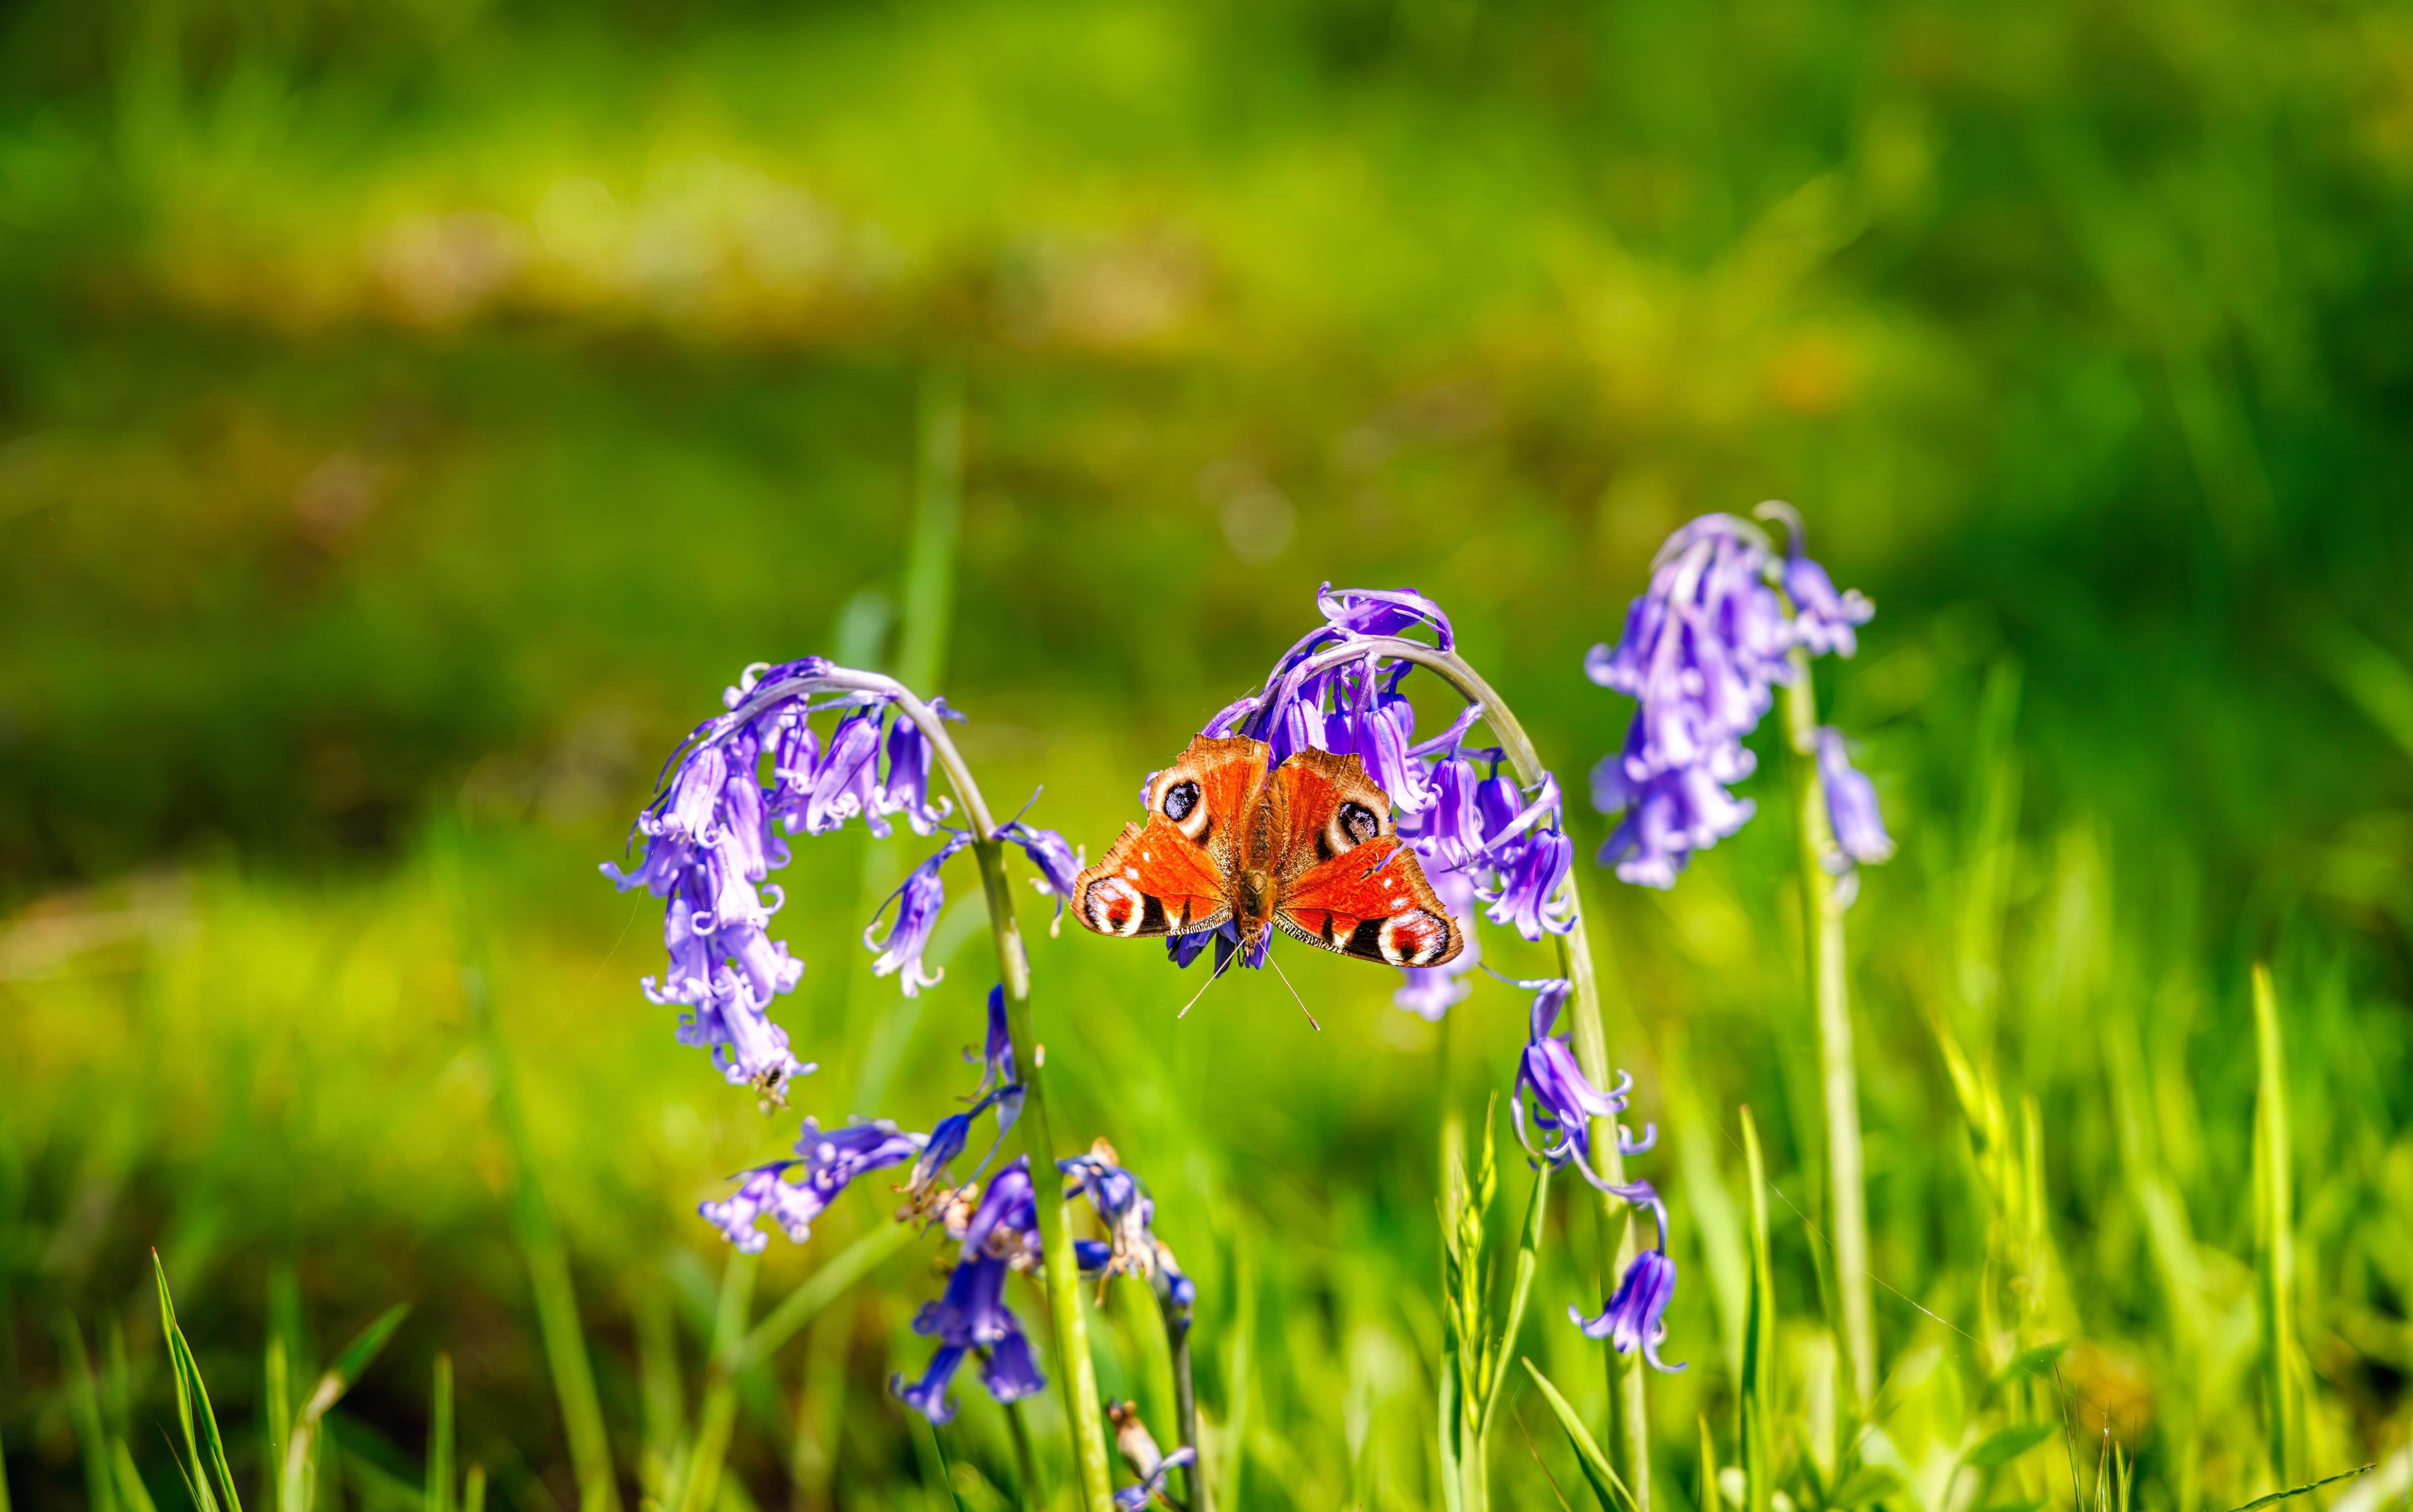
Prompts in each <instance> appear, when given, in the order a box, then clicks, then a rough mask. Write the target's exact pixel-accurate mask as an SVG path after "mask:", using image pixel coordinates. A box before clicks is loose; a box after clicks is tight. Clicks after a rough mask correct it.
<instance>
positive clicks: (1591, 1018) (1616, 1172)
mask: <svg viewBox="0 0 2413 1512" xmlns="http://www.w3.org/2000/svg"><path fill="white" fill-rule="evenodd" d="M1373 656H1380V657H1397V658H1399V659H1400V660H1404V661H1413V662H1414V663H1415V664H1416V665H1418V666H1420V667H1424V668H1427V669H1429V670H1430V671H1432V672H1434V673H1437V674H1440V676H1441V678H1442V680H1443V681H1444V682H1446V683H1448V684H1449V685H1450V687H1452V688H1454V689H1457V690H1458V696H1459V697H1460V698H1463V699H1465V700H1466V701H1467V702H1468V703H1470V704H1476V705H1477V706H1479V707H1480V708H1481V709H1482V710H1483V719H1484V722H1485V723H1487V724H1488V725H1490V726H1491V733H1492V734H1495V735H1497V736H1498V737H1499V739H1500V747H1501V749H1502V750H1503V751H1504V752H1505V753H1506V755H1507V758H1508V764H1509V766H1510V768H1511V769H1512V770H1514V771H1515V772H1516V774H1517V781H1519V782H1521V783H1523V784H1524V785H1525V786H1527V787H1529V788H1531V787H1534V786H1536V785H1538V784H1539V783H1540V782H1541V781H1542V780H1543V779H1544V778H1547V777H1548V776H1549V775H1550V774H1549V770H1548V768H1547V767H1545V766H1544V765H1543V764H1542V757H1541V753H1540V752H1539V751H1538V750H1536V749H1534V746H1533V741H1532V736H1530V735H1528V734H1526V733H1525V727H1524V726H1523V725H1522V724H1519V723H1518V722H1517V716H1516V715H1515V714H1513V713H1511V712H1510V711H1509V708H1508V705H1507V704H1505V703H1504V702H1503V701H1502V700H1501V697H1500V695H1499V694H1498V693H1496V692H1494V691H1493V690H1492V688H1491V685H1490V684H1489V683H1488V682H1486V681H1484V679H1483V676H1482V674H1480V673H1478V672H1476V671H1475V670H1474V669H1473V667H1471V666H1469V665H1468V664H1467V663H1466V661H1465V660H1464V659H1462V658H1460V657H1459V656H1458V654H1457V653H1456V652H1454V651H1443V650H1441V649H1439V648H1438V647H1435V646H1430V645H1423V644H1421V643H1419V642H1416V641H1403V640H1399V639H1396V638H1393V637H1390V636H1374V637H1369V638H1366V639H1363V640H1355V641H1351V642H1349V643H1348V644H1347V645H1341V646H1338V647H1335V648H1334V649H1332V650H1330V651H1325V652H1322V653H1319V654H1318V655H1316V656H1313V657H1310V658H1309V659H1308V660H1306V661H1305V662H1303V663H1301V664H1300V665H1299V666H1298V667H1296V668H1295V669H1293V670H1292V672H1291V673H1290V674H1289V676H1290V677H1292V678H1294V679H1299V680H1304V679H1306V678H1308V677H1311V676H1314V675H1316V674H1320V673H1323V672H1326V671H1329V670H1331V669H1332V668H1334V667H1338V666H1341V665H1343V664H1345V663H1348V662H1351V661H1359V660H1365V659H1367V658H1368V657H1373ZM1568 887H1569V900H1570V901H1571V902H1573V903H1574V904H1575V905H1576V907H1575V909H1574V911H1573V915H1572V917H1571V918H1570V920H1569V924H1568V928H1567V931H1566V932H1565V933H1564V934H1562V935H1560V936H1559V937H1558V950H1559V969H1560V971H1562V972H1564V973H1565V975H1566V978H1567V981H1568V982H1569V984H1571V986H1572V987H1573V990H1572V991H1571V992H1570V993H1569V994H1568V1001H1567V1019H1568V1027H1569V1028H1570V1029H1571V1030H1573V1031H1574V1039H1575V1050H1576V1062H1577V1064H1578V1065H1579V1066H1581V1067H1582V1068H1583V1074H1584V1075H1586V1076H1589V1077H1591V1082H1592V1085H1593V1086H1595V1087H1606V1086H1607V1085H1608V1084H1609V1062H1608V1034H1607V1031H1606V1030H1605V1029H1604V1028H1603V1027H1602V1022H1601V1015H1600V979H1599V976H1598V973H1597V972H1596V971H1594V969H1593V965H1592V956H1591V938H1590V936H1589V935H1588V934H1587V933H1586V931H1585V928H1584V912H1585V911H1584V909H1583V906H1582V900H1581V897H1580V896H1579V893H1580V889H1578V888H1577V887H1576V885H1575V883H1574V882H1573V880H1572V879H1570V881H1569V882H1568ZM1591 1149H1592V1156H1593V1159H1594V1161H1595V1162H1596V1163H1597V1168H1598V1170H1599V1172H1600V1174H1601V1176H1602V1177H1603V1178H1606V1180H1607V1181H1608V1182H1609V1183H1610V1184H1612V1185H1622V1184H1624V1181H1625V1162H1624V1158H1623V1155H1622V1153H1621V1146H1620V1144H1619V1141H1618V1133H1617V1122H1616V1120H1615V1119H1599V1120H1597V1121H1596V1122H1595V1123H1594V1125H1593V1127H1592V1131H1591ZM1632 1219H1633V1210H1632V1209H1631V1208H1629V1207H1628V1206H1627V1205H1626V1204H1625V1203H1624V1201H1623V1200H1621V1198H1618V1197H1614V1196H1611V1195H1609V1194H1608V1193H1605V1192H1604V1193H1600V1232H1601V1253H1602V1254H1603V1255H1604V1257H1606V1265H1605V1266H1604V1267H1603V1269H1604V1270H1605V1271H1606V1280H1607V1281H1608V1282H1609V1284H1611V1285H1614V1283H1615V1279H1616V1278H1617V1277H1618V1276H1619V1275H1621V1274H1622V1273H1623V1272H1624V1269H1625V1267H1626V1266H1627V1265H1628V1264H1629V1263H1631V1262H1632V1260H1633V1258H1634V1256H1635V1254H1636V1252H1637V1250H1638V1249H1639V1241H1638V1237H1637V1236H1636V1233H1635V1229H1634V1224H1633V1222H1632ZM1608 1371H1609V1400H1610V1401H1611V1403H1612V1406H1611V1408H1610V1413H1609V1457H1610V1460H1612V1462H1613V1463H1614V1464H1615V1467H1616V1469H1617V1472H1618V1474H1619V1475H1621V1476H1622V1477H1623V1478H1624V1481H1625V1484H1626V1486H1627V1487H1628V1488H1629V1489H1630V1490H1632V1492H1633V1495H1634V1505H1635V1512H1651V1455H1650V1444H1651V1405H1650V1397H1649V1393H1648V1391H1647V1389H1646V1387H1645V1385H1644V1381H1643V1372H1642V1370H1641V1365H1640V1362H1639V1361H1638V1360H1629V1359H1627V1358H1626V1356H1621V1355H1620V1354H1618V1353H1617V1352H1616V1351H1615V1350H1610V1351H1609V1352H1608Z"/></svg>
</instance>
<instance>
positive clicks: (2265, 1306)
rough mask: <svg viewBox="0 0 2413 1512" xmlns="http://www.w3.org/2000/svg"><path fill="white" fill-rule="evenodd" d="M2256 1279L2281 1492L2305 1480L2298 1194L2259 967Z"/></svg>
mask: <svg viewBox="0 0 2413 1512" xmlns="http://www.w3.org/2000/svg"><path fill="white" fill-rule="evenodd" d="M2254 1048H2255V1059H2256V1061H2257V1073H2258V1080H2257V1083H2256V1087H2255V1094H2254V1239H2255V1244H2254V1279H2255V1293H2256V1302H2257V1304H2258V1305H2257V1306H2256V1309H2255V1312H2256V1322H2257V1324H2258V1332H2259V1334H2260V1344H2261V1355H2262V1394H2263V1414H2264V1419H2265V1431H2266V1432H2267V1433H2268V1435H2269V1443H2270V1451H2271V1474H2272V1475H2273V1476H2274V1477H2275V1478H2276V1479H2277V1480H2278V1481H2279V1483H2280V1484H2281V1485H2283V1486H2285V1485H2291V1484H2295V1483H2298V1482H2301V1481H2302V1479H2303V1458H2304V1408H2303V1399H2302V1394H2301V1392H2300V1391H2299V1389H2298V1386H2299V1382H2298V1376H2297V1370H2296V1349H2297V1344H2296V1240H2295V1193H2294V1192H2293V1190H2292V1187H2291V1172H2292V1167H2293V1161H2294V1149H2293V1141H2292V1139H2291V1138H2290V1135H2289V1131H2288V1126H2287V1060H2286V1055H2285V1047H2284V1046H2283V1045H2282V1044H2281V1041H2280V1036H2279V1005H2278V997H2277V994H2276V993H2274V992H2273V991H2272V986H2271V969H2270V968H2269V967H2268V966H2266V965H2264V964H2262V963H2260V962H2257V963H2256V964H2255V967H2254Z"/></svg>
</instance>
